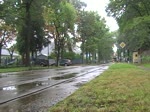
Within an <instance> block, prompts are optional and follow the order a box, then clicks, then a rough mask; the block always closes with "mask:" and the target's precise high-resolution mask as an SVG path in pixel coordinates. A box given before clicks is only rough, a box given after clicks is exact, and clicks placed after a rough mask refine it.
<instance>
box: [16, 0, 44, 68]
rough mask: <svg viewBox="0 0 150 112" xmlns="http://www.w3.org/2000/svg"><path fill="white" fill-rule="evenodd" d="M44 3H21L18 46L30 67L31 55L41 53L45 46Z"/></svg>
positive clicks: (30, 0) (34, 0) (33, 0)
mask: <svg viewBox="0 0 150 112" xmlns="http://www.w3.org/2000/svg"><path fill="white" fill-rule="evenodd" d="M42 3H43V2H41V1H36V0H29V1H25V0H24V1H22V2H20V8H21V9H22V11H21V12H20V14H19V16H20V17H21V18H18V19H19V21H20V23H19V24H18V37H17V46H18V50H19V53H20V54H21V55H22V58H23V60H24V61H23V62H24V64H25V65H26V66H30V53H31V52H32V54H33V53H34V52H35V53H36V52H37V51H40V50H41V49H42V47H43V44H44V21H43V19H42V18H43V16H42V13H43V9H42V5H43V4H42ZM26 45H27V46H26Z"/></svg>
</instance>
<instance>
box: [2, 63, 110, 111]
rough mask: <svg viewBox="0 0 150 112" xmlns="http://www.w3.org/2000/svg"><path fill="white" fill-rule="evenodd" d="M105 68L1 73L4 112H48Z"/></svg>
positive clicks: (82, 67)
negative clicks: (49, 108)
mask: <svg viewBox="0 0 150 112" xmlns="http://www.w3.org/2000/svg"><path fill="white" fill-rule="evenodd" d="M107 68H108V65H104V66H70V67H64V68H61V69H48V70H42V71H30V72H23V73H13V74H0V103H1V105H0V112H40V111H41V112H43V111H45V112H47V109H48V107H50V106H52V105H54V104H56V103H57V102H59V101H61V100H62V99H64V98H65V97H67V96H69V95H70V94H72V92H74V91H75V90H76V89H78V88H79V87H80V86H81V85H83V84H84V83H86V82H87V81H90V80H91V79H93V78H95V77H96V76H98V75H99V74H100V73H102V72H103V71H104V70H106V69H107Z"/></svg>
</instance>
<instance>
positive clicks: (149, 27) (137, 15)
mask: <svg viewBox="0 0 150 112" xmlns="http://www.w3.org/2000/svg"><path fill="white" fill-rule="evenodd" d="M149 9H150V1H149V0H142V1H141V0H132V1H129V0H121V1H120V0H115V1H113V0H111V1H110V3H109V5H108V7H107V9H106V11H107V13H108V15H110V16H113V17H114V18H115V19H116V20H117V22H118V25H119V28H120V30H119V34H120V40H119V41H124V42H125V43H126V49H128V50H130V51H137V50H138V51H140V53H141V52H142V51H144V50H146V49H149V48H150V36H149V35H150V22H149V21H150V10H149ZM131 12H132V13H131Z"/></svg>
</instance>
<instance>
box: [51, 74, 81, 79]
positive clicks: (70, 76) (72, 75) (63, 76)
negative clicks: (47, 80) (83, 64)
mask: <svg viewBox="0 0 150 112" xmlns="http://www.w3.org/2000/svg"><path fill="white" fill-rule="evenodd" d="M77 74H78V73H71V74H66V75H62V76H57V77H52V78H51V79H54V80H63V79H69V78H72V77H75V76H76V75H77Z"/></svg>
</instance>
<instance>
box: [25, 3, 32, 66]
mask: <svg viewBox="0 0 150 112" xmlns="http://www.w3.org/2000/svg"><path fill="white" fill-rule="evenodd" d="M30 5H31V4H30V3H26V31H27V35H26V43H27V44H28V45H27V46H26V62H25V65H26V66H30V33H31V30H30V29H31V15H30Z"/></svg>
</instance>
